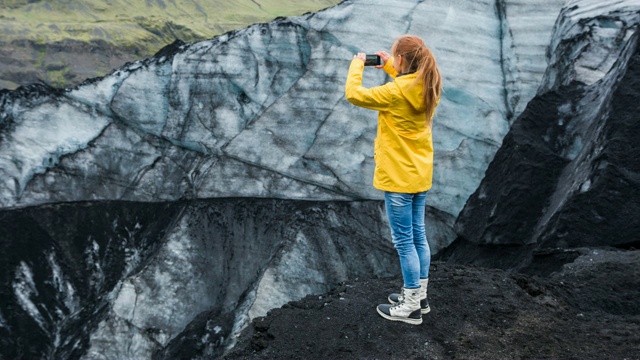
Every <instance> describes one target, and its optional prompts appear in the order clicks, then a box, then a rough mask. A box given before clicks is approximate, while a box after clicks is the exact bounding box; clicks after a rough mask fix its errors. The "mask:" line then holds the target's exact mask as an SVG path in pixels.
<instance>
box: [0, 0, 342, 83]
mask: <svg viewBox="0 0 640 360" xmlns="http://www.w3.org/2000/svg"><path fill="white" fill-rule="evenodd" d="M338 2H339V0H303V1H294V0H284V1H275V0H232V1H221V0H217V1H184V0H167V1H164V0H147V1H122V0H112V1H108V2H104V1H96V0H74V1H0V63H2V66H1V67H0V88H8V89H14V88H16V87H17V86H19V85H28V84H30V83H34V82H37V81H44V82H46V83H48V84H50V85H52V86H56V87H72V86H73V85H76V84H78V83H80V82H81V81H83V80H85V79H87V78H92V77H96V76H103V75H105V74H107V73H109V72H110V71H111V70H113V69H115V68H117V67H120V66H122V65H123V64H124V63H126V62H128V61H135V60H139V59H143V58H146V57H149V56H151V55H152V54H154V53H155V52H156V51H158V50H159V49H160V48H162V47H164V46H166V45H168V44H170V43H172V42H173V41H175V40H176V39H180V40H182V41H184V42H194V41H200V40H205V39H209V38H212V37H213V36H215V35H219V34H222V33H224V32H227V31H231V30H236V29H240V28H243V27H245V26H248V25H250V24H255V23H261V22H266V21H270V20H272V19H274V18H276V17H279V16H292V15H300V14H303V13H305V12H311V11H318V10H320V9H323V8H326V7H329V6H332V5H335V4H337V3H338Z"/></svg>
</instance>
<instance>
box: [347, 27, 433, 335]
mask: <svg viewBox="0 0 640 360" xmlns="http://www.w3.org/2000/svg"><path fill="white" fill-rule="evenodd" d="M391 53H392V55H389V54H388V53H387V52H385V51H381V52H378V53H376V55H378V56H380V58H381V59H382V61H383V64H382V65H378V66H376V68H381V69H383V70H385V71H386V72H387V74H389V75H390V76H391V77H392V78H393V79H394V81H393V82H389V83H387V84H385V85H382V86H378V87H374V88H370V89H368V88H365V87H363V86H362V73H363V71H364V61H365V59H366V56H365V54H363V53H358V54H357V55H355V56H354V57H353V60H352V61H351V65H350V67H349V74H348V76H347V81H346V85H345V94H346V98H347V100H348V101H349V102H351V103H352V104H354V105H357V106H361V107H364V108H367V109H372V110H378V132H377V136H376V140H375V144H374V160H375V163H376V167H375V171H374V176H373V186H374V187H375V188H376V189H379V190H382V191H384V199H385V208H386V213H387V217H388V219H389V224H390V227H391V235H392V238H393V244H394V246H395V248H396V249H397V251H398V255H399V257H400V267H401V270H402V278H403V281H404V286H403V287H402V291H401V293H400V294H391V295H389V298H388V300H389V302H390V303H391V305H390V304H381V305H378V307H377V310H378V313H379V314H380V315H381V316H382V317H384V318H385V319H388V320H394V321H402V322H406V323H409V324H414V325H419V324H421V323H422V314H426V313H428V312H429V311H430V308H429V303H428V301H427V284H428V281H429V265H430V263H431V251H430V249H429V244H428V243H427V237H426V233H425V226H424V211H425V200H426V195H427V190H429V189H430V188H431V178H432V174H433V142H432V139H431V124H432V119H433V115H434V113H435V109H436V106H437V105H438V102H439V101H440V93H441V91H442V79H441V76H440V71H439V70H438V66H437V64H436V60H435V58H434V57H433V54H432V53H431V51H430V50H429V49H428V48H427V47H426V45H425V44H424V42H423V41H422V40H421V39H420V38H418V37H416V36H411V35H403V36H400V37H399V38H397V39H396V41H395V42H394V44H393V47H392V49H391Z"/></svg>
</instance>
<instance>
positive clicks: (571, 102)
mask: <svg viewBox="0 0 640 360" xmlns="http://www.w3.org/2000/svg"><path fill="white" fill-rule="evenodd" d="M637 42H638V36H637V34H636V35H634V36H632V37H631V38H630V40H629V41H628V44H627V47H626V51H625V53H624V54H623V56H621V58H620V59H619V60H618V62H617V64H616V66H615V67H614V68H613V69H612V70H611V71H610V73H609V74H607V76H606V78H605V79H603V80H601V81H600V82H598V83H596V84H594V85H592V86H586V85H585V84H581V83H572V84H570V85H567V86H562V87H560V88H559V89H557V90H552V91H550V92H548V93H545V94H542V95H539V96H537V97H536V98H534V99H533V100H532V101H531V103H530V104H529V106H528V107H527V108H526V110H525V111H524V112H523V114H522V116H521V117H520V118H519V119H518V120H517V121H516V122H515V123H514V125H513V127H512V128H511V130H510V132H509V134H508V135H507V136H506V138H505V140H504V142H503V146H502V147H501V149H500V150H499V151H498V153H497V154H496V157H495V158H494V160H493V162H492V163H491V165H490V166H489V168H488V169H487V172H486V175H485V178H484V180H483V181H482V183H481V185H480V187H479V188H478V190H477V191H476V192H475V193H474V194H473V195H472V196H471V197H470V198H469V200H468V202H467V204H466V206H465V208H464V210H463V211H462V213H461V214H460V216H459V218H458V220H457V222H456V230H457V232H458V235H459V238H458V239H457V241H456V242H455V243H454V245H453V246H451V247H450V248H449V249H448V250H447V253H446V254H444V255H443V258H446V259H449V260H451V261H456V262H462V263H470V264H477V265H484V266H495V267H500V268H504V269H511V268H514V269H515V268H520V269H522V268H526V269H527V270H526V271H528V272H533V273H539V274H544V273H548V272H549V268H547V269H546V270H545V269H542V267H546V266H541V264H536V263H538V262H542V263H545V262H547V261H546V259H549V258H548V257H545V256H542V255H541V253H540V251H542V252H543V253H544V252H548V249H556V248H560V249H570V248H577V247H584V246H613V247H620V248H630V247H633V246H637V244H638V242H639V241H640V237H639V235H638V234H639V233H640V219H639V218H638V216H637V214H639V213H640V167H639V166H638V162H637V160H636V159H637V158H638V157H640V150H639V148H638V146H637V144H638V143H639V142H640V124H639V123H638V121H637V114H636V109H637V104H638V103H639V102H640V90H639V89H640V49H638V46H637ZM536 252H537V254H536ZM559 254H560V253H556V255H559ZM565 255H566V254H565ZM571 260H572V257H571V256H568V257H566V256H565V257H564V259H562V256H555V259H554V261H553V262H554V263H555V265H554V266H555V267H556V268H557V266H559V265H560V266H561V265H562V264H564V263H566V262H571ZM535 269H537V270H535Z"/></svg>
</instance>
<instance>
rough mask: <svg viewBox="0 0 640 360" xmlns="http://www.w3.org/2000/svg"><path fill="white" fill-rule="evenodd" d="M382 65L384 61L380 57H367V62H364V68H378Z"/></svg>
mask: <svg viewBox="0 0 640 360" xmlns="http://www.w3.org/2000/svg"><path fill="white" fill-rule="evenodd" d="M376 65H382V59H380V56H378V55H367V60H365V62H364V66H376Z"/></svg>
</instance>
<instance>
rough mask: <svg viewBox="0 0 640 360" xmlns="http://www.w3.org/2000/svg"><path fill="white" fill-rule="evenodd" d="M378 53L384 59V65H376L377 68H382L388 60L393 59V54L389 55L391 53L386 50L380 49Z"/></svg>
mask: <svg viewBox="0 0 640 360" xmlns="http://www.w3.org/2000/svg"><path fill="white" fill-rule="evenodd" d="M376 55H378V56H380V59H381V60H382V65H376V68H378V69H382V68H383V67H384V65H385V64H386V63H387V61H389V59H391V55H389V53H388V52H386V51H378V52H377V53H376Z"/></svg>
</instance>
